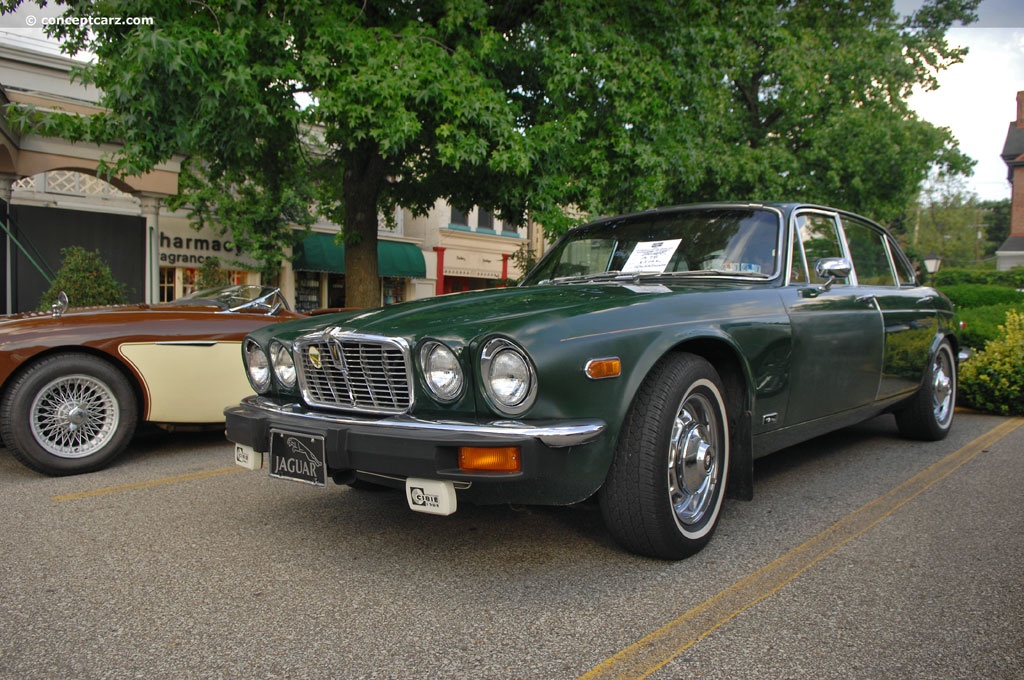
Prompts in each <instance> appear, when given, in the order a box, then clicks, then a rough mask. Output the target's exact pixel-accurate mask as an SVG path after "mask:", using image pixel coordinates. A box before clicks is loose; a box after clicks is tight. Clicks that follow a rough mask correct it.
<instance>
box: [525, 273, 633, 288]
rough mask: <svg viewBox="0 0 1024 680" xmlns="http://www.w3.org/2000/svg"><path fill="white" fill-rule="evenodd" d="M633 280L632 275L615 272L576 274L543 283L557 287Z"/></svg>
mask: <svg viewBox="0 0 1024 680" xmlns="http://www.w3.org/2000/svg"><path fill="white" fill-rule="evenodd" d="M633 278H634V275H633V274H623V273H622V272H620V271H618V270H615V271H610V272H594V273H593V274H577V275H575V276H559V277H557V278H554V279H548V280H547V281H543V282H542V283H545V284H547V285H552V286H558V285H561V284H563V283H590V282H594V281H616V280H623V281H629V280H632V279H633Z"/></svg>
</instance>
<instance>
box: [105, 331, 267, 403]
mask: <svg viewBox="0 0 1024 680" xmlns="http://www.w3.org/2000/svg"><path fill="white" fill-rule="evenodd" d="M241 345H242V343H241V342H238V341H236V342H216V343H212V344H211V343H196V344H184V343H183V344H173V343H172V344H159V343H154V342H138V343H135V342H132V343H125V344H123V345H121V347H120V352H121V356H123V357H124V358H125V359H126V360H128V361H130V362H131V363H132V364H133V365H134V366H135V368H136V369H137V370H138V372H139V373H140V374H141V375H142V376H144V381H145V384H144V385H143V387H144V389H145V390H146V394H147V395H148V400H149V412H148V413H147V414H146V420H149V421H152V422H156V423H219V422H223V421H224V408H225V407H226V406H233V405H235V404H237V403H238V402H239V401H241V399H242V397H245V396H248V395H250V394H252V393H253V392H252V387H250V386H249V381H248V380H246V377H245V368H244V367H243V366H242V350H241Z"/></svg>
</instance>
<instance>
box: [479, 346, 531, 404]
mask: <svg viewBox="0 0 1024 680" xmlns="http://www.w3.org/2000/svg"><path fill="white" fill-rule="evenodd" d="M480 367H481V369H482V372H483V379H484V389H485V390H486V391H487V396H488V397H489V398H490V400H491V403H493V404H494V406H495V408H497V409H498V410H499V411H503V412H504V413H507V414H509V415H519V414H520V413H523V412H525V411H526V410H527V409H529V408H530V407H531V406H532V405H533V401H534V399H535V398H536V396H537V379H536V375H535V373H534V370H533V365H532V364H531V363H530V360H529V358H528V357H527V356H526V352H524V351H523V350H522V349H520V348H519V347H517V346H516V345H514V344H512V343H511V342H510V341H508V340H505V339H503V338H495V339H493V340H490V341H488V342H487V343H486V344H485V345H484V348H483V350H482V351H481V353H480Z"/></svg>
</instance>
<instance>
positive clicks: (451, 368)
mask: <svg viewBox="0 0 1024 680" xmlns="http://www.w3.org/2000/svg"><path fill="white" fill-rule="evenodd" d="M420 365H421V367H422V368H423V380H424V381H425V382H426V383H427V388H428V389H429V390H430V392H431V393H432V394H433V395H434V396H435V397H437V398H438V399H439V400H440V401H444V402H449V401H455V400H456V399H458V398H459V396H460V395H461V394H462V388H463V386H464V385H465V383H466V380H465V377H464V376H463V373H462V366H460V365H459V360H458V357H456V356H455V352H453V351H451V350H450V349H448V347H447V346H445V345H443V344H441V343H440V342H436V341H433V340H432V341H430V342H427V343H425V344H424V345H423V347H421V348H420Z"/></svg>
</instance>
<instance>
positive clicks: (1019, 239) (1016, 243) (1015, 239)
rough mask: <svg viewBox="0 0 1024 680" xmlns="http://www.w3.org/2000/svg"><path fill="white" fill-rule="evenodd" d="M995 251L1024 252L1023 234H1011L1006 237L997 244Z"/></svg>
mask: <svg viewBox="0 0 1024 680" xmlns="http://www.w3.org/2000/svg"><path fill="white" fill-rule="evenodd" d="M996 252H997V253H1024V236H1011V237H1010V238H1008V239H1006V242H1005V243H1003V245H1001V246H999V250H997V251H996Z"/></svg>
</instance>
